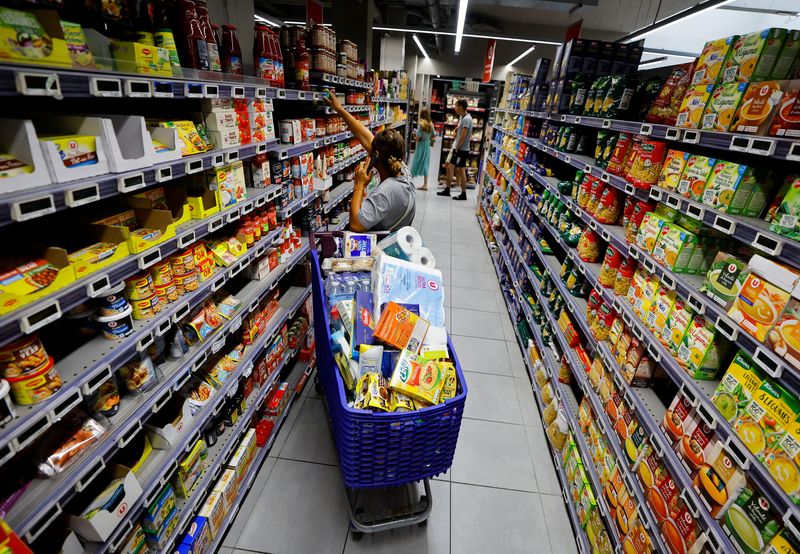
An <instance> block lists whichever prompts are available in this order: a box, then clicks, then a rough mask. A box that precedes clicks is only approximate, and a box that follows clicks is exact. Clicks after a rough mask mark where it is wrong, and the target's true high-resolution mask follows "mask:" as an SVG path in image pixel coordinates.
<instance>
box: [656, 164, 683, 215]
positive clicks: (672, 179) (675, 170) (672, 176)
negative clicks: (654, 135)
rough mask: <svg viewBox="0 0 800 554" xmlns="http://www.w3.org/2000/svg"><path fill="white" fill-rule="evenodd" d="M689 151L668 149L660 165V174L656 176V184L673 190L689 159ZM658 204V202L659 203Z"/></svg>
mask: <svg viewBox="0 0 800 554" xmlns="http://www.w3.org/2000/svg"><path fill="white" fill-rule="evenodd" d="M689 155H690V154H689V153H688V152H683V151H681V150H669V151H668V152H667V157H666V158H665V159H664V165H662V166H661V175H659V176H658V183H657V185H658V186H659V187H661V188H665V189H667V190H675V188H676V187H677V186H678V181H679V180H680V178H681V175H682V174H683V170H684V168H685V167H686V162H688V161H689ZM659 205H660V204H659Z"/></svg>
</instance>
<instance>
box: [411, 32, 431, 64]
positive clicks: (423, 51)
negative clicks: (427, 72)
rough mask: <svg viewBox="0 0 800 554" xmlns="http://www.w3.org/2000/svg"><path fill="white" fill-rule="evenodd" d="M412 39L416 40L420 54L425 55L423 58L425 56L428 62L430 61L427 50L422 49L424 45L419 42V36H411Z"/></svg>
mask: <svg viewBox="0 0 800 554" xmlns="http://www.w3.org/2000/svg"><path fill="white" fill-rule="evenodd" d="M411 37H412V38H413V39H414V42H416V43H417V48H419V51H420V52H422V55H423V56H425V59H426V60H430V59H431V57H430V56H429V55H428V53H427V52H426V51H425V49H424V48H423V47H422V43H421V42H420V41H419V39H418V38H417V35H411Z"/></svg>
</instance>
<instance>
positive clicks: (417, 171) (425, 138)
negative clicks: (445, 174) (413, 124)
mask: <svg viewBox="0 0 800 554" xmlns="http://www.w3.org/2000/svg"><path fill="white" fill-rule="evenodd" d="M415 134H416V140H417V147H416V148H415V149H414V161H413V162H411V177H412V178H413V177H419V176H420V175H421V176H422V186H421V187H417V189H418V190H428V166H429V165H430V162H431V146H433V141H434V140H436V138H435V135H434V133H433V121H431V112H430V110H428V109H427V108H423V109H421V110H420V111H419V127H417V130H416V132H415Z"/></svg>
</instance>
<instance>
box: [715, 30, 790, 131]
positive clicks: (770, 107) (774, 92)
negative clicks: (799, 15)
mask: <svg viewBox="0 0 800 554" xmlns="http://www.w3.org/2000/svg"><path fill="white" fill-rule="evenodd" d="M798 44H799V45H800V42H798ZM786 84H787V83H786V82H784V81H762V82H758V83H750V85H749V86H748V87H747V90H746V91H745V93H744V95H743V96H742V99H741V101H740V102H739V107H738V108H737V109H736V115H735V116H734V118H733V123H731V126H730V131H731V132H733V133H747V134H755V135H766V134H767V131H768V130H769V126H770V123H771V121H772V116H773V114H774V113H775V111H776V110H777V109H778V107H779V106H780V105H781V98H782V97H783V91H784V87H785V85H786Z"/></svg>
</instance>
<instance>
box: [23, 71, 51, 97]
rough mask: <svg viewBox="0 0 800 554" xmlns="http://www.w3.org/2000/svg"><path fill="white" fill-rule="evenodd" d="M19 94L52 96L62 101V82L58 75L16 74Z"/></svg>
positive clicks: (24, 72) (39, 73)
mask: <svg viewBox="0 0 800 554" xmlns="http://www.w3.org/2000/svg"><path fill="white" fill-rule="evenodd" d="M14 84H15V85H16V88H17V92H18V93H19V94H22V95H23V96H52V97H53V98H57V99H59V100H61V99H62V98H63V95H62V94H61V81H60V80H59V78H58V74H57V73H42V72H30V73H29V72H27V71H18V72H16V73H15V74H14Z"/></svg>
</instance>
